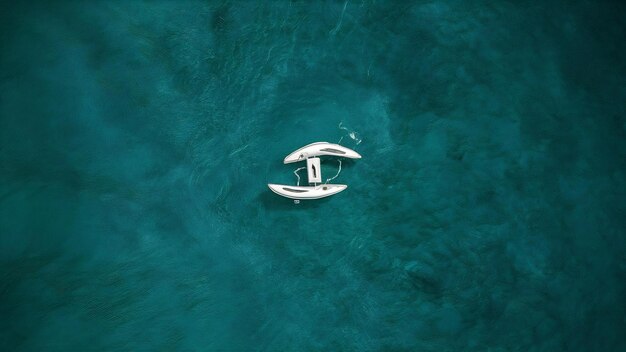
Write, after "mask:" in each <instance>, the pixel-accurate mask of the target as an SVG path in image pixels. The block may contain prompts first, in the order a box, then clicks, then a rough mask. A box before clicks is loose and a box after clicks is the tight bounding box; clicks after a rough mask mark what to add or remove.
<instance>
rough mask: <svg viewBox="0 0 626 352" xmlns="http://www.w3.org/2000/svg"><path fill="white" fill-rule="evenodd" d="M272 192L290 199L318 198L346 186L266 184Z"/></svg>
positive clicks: (336, 191) (337, 191)
mask: <svg viewBox="0 0 626 352" xmlns="http://www.w3.org/2000/svg"><path fill="white" fill-rule="evenodd" d="M267 186H268V187H269V188H270V189H271V190H272V192H274V193H276V194H278V195H281V196H283V197H287V198H291V199H320V198H324V197H328V196H332V195H333V194H337V193H339V192H341V191H343V190H344V189H346V188H348V186H347V185H329V184H320V185H317V186H290V185H276V184H273V183H269V184H268V185H267Z"/></svg>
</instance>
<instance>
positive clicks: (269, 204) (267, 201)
mask: <svg viewBox="0 0 626 352" xmlns="http://www.w3.org/2000/svg"><path fill="white" fill-rule="evenodd" d="M331 198H332V196H331V197H326V198H321V199H309V200H300V203H299V204H295V203H294V202H293V199H289V198H285V197H281V196H279V195H277V194H276V193H274V192H272V191H270V190H269V189H268V190H267V192H261V193H260V194H259V195H258V196H257V200H258V201H259V203H260V204H261V205H262V206H263V207H264V208H266V209H268V210H285V211H293V210H307V209H315V208H318V207H320V206H322V205H324V204H326V203H328V202H330V201H331Z"/></svg>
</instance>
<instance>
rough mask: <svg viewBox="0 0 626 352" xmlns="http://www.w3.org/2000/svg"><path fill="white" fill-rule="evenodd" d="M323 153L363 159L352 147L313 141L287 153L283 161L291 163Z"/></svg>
mask: <svg viewBox="0 0 626 352" xmlns="http://www.w3.org/2000/svg"><path fill="white" fill-rule="evenodd" d="M321 155H331V156H336V157H340V158H349V159H361V154H359V153H357V152H355V151H354V150H352V149H350V148H346V147H344V146H342V145H339V144H334V143H328V142H316V143H311V144H309V145H305V146H304V147H302V148H300V149H298V150H296V151H294V152H293V153H291V154H289V155H287V156H286V157H285V160H284V161H283V162H284V163H285V164H290V163H295V162H298V161H303V160H306V159H307V158H311V157H315V156H321Z"/></svg>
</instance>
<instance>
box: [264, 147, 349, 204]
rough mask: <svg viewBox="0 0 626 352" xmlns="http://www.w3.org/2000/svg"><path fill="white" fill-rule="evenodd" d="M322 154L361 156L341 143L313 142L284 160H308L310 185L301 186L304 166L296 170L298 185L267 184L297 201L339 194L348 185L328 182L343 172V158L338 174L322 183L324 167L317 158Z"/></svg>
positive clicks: (278, 192)
mask: <svg viewBox="0 0 626 352" xmlns="http://www.w3.org/2000/svg"><path fill="white" fill-rule="evenodd" d="M320 155H327V156H337V157H341V158H350V159H360V158H361V155H360V154H359V153H357V152H355V151H354V150H352V149H349V148H346V147H344V146H341V145H339V144H333V143H328V142H317V143H312V144H309V145H306V146H304V147H302V148H300V149H298V150H296V151H295V152H293V153H291V154H289V155H288V156H287V157H286V158H285V161H284V162H285V164H289V163H295V162H298V161H304V160H306V169H307V176H308V179H309V186H300V177H299V176H298V174H297V172H298V170H300V169H303V168H300V169H298V170H296V171H295V174H296V176H298V185H297V186H290V185H277V184H273V183H269V184H268V185H267V186H268V187H269V188H270V189H271V190H272V192H274V193H276V194H278V195H281V196H283V197H287V198H291V199H295V200H296V202H298V200H300V199H319V198H324V197H328V196H332V195H333V194H337V193H339V192H341V191H343V190H344V189H346V188H348V186H347V185H339V184H328V181H330V180H332V179H334V178H335V177H337V176H338V175H339V173H340V172H341V160H340V161H339V171H338V172H337V175H335V176H334V177H332V178H330V179H328V180H326V183H322V168H321V163H320V158H317V156H320ZM311 184H312V186H311Z"/></svg>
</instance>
